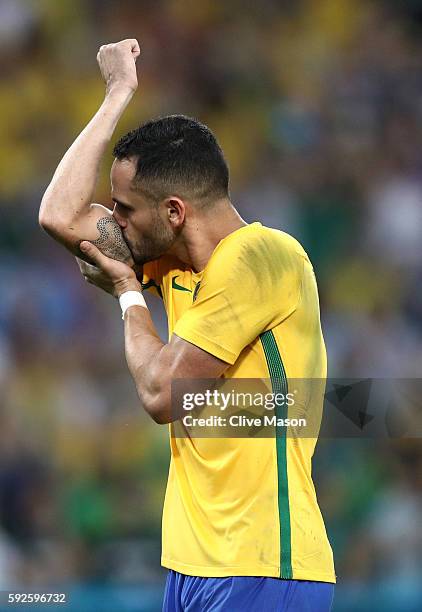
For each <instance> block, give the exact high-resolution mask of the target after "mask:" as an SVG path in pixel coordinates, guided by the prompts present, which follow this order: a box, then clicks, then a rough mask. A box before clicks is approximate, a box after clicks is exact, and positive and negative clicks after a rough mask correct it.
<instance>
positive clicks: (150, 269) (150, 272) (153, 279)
mask: <svg viewBox="0 0 422 612" xmlns="http://www.w3.org/2000/svg"><path fill="white" fill-rule="evenodd" d="M160 267H161V266H160V260H159V259H155V260H154V261H149V262H148V263H146V264H144V266H143V271H142V282H141V286H142V291H150V292H151V293H153V294H154V295H158V297H160V298H161V299H162V298H163V291H162V287H161V285H162V276H163V275H162V272H161V270H160Z"/></svg>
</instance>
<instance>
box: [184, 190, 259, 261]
mask: <svg viewBox="0 0 422 612" xmlns="http://www.w3.org/2000/svg"><path fill="white" fill-rule="evenodd" d="M245 225H247V223H246V221H244V220H243V219H242V217H241V216H240V215H239V213H238V212H237V210H236V209H235V208H234V206H233V205H232V203H231V202H230V200H228V199H227V200H221V201H220V202H217V203H216V204H215V205H214V206H213V207H212V208H211V209H209V210H207V211H206V212H203V211H200V212H197V211H191V214H190V215H188V216H187V218H186V220H185V226H184V228H183V232H182V233H181V235H180V239H179V240H178V241H177V242H176V243H175V244H174V246H173V248H172V254H174V255H176V257H178V258H179V259H180V260H181V261H183V262H184V263H186V264H187V265H188V266H190V267H191V268H192V269H193V270H194V271H195V272H200V271H201V270H203V269H204V268H205V266H206V265H207V263H208V260H209V259H210V257H211V255H212V253H213V251H214V249H215V247H216V246H217V244H218V243H219V242H220V241H221V240H223V238H225V237H226V236H228V235H229V234H231V233H232V232H235V231H236V230H238V229H240V228H241V227H243V226H245Z"/></svg>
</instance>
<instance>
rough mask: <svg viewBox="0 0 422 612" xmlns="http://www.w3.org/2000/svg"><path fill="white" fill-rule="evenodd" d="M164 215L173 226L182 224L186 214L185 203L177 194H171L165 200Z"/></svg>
mask: <svg viewBox="0 0 422 612" xmlns="http://www.w3.org/2000/svg"><path fill="white" fill-rule="evenodd" d="M165 207H166V216H167V219H168V221H169V222H170V224H171V225H172V226H173V227H174V228H177V227H180V226H181V225H183V222H184V220H185V215H186V204H185V203H184V202H183V200H181V199H180V198H178V197H177V196H171V197H169V198H167V199H166V200H165Z"/></svg>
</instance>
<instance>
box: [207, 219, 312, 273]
mask: <svg viewBox="0 0 422 612" xmlns="http://www.w3.org/2000/svg"><path fill="white" fill-rule="evenodd" d="M303 259H306V260H308V255H307V253H306V251H305V250H304V248H303V247H302V245H301V244H300V242H299V241H298V240H296V238H294V237H293V236H291V235H290V234H287V233H286V232H283V231H281V230H278V229H274V228H271V227H266V226H264V225H261V224H260V223H251V224H250V225H246V226H244V227H242V228H240V229H239V230H237V231H235V232H232V233H231V234H229V235H228V236H226V238H224V240H222V241H221V242H220V243H219V244H218V246H217V248H216V249H215V251H214V253H213V255H212V257H211V260H212V261H213V263H214V264H217V265H219V264H222V263H223V262H225V263H226V265H227V264H228V263H229V262H232V263H233V264H234V263H236V264H237V265H240V266H243V265H244V266H246V267H249V268H250V267H254V265H257V266H266V267H267V266H269V267H279V266H286V265H301V264H302V261H303ZM211 260H210V261H211Z"/></svg>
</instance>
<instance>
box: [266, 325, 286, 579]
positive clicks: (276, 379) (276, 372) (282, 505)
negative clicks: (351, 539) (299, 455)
mask: <svg viewBox="0 0 422 612" xmlns="http://www.w3.org/2000/svg"><path fill="white" fill-rule="evenodd" d="M260 338H261V343H262V347H263V349H264V354H265V359H266V361H267V366H268V371H269V373H270V379H271V386H272V391H273V393H283V394H284V395H286V394H287V391H288V385H287V377H286V371H285V369H284V365H283V361H282V359H281V355H280V351H279V350H278V346H277V342H276V340H275V338H274V334H273V332H272V331H271V330H269V331H266V332H264V333H263V334H261V336H260ZM276 416H277V418H283V419H285V418H287V406H279V407H277V409H276ZM275 434H276V445H277V474H278V512H279V522H280V578H286V579H289V578H290V579H291V578H293V572H292V542H291V527H290V507H289V483H288V478H287V440H286V428H285V427H278V426H276V432H275Z"/></svg>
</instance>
